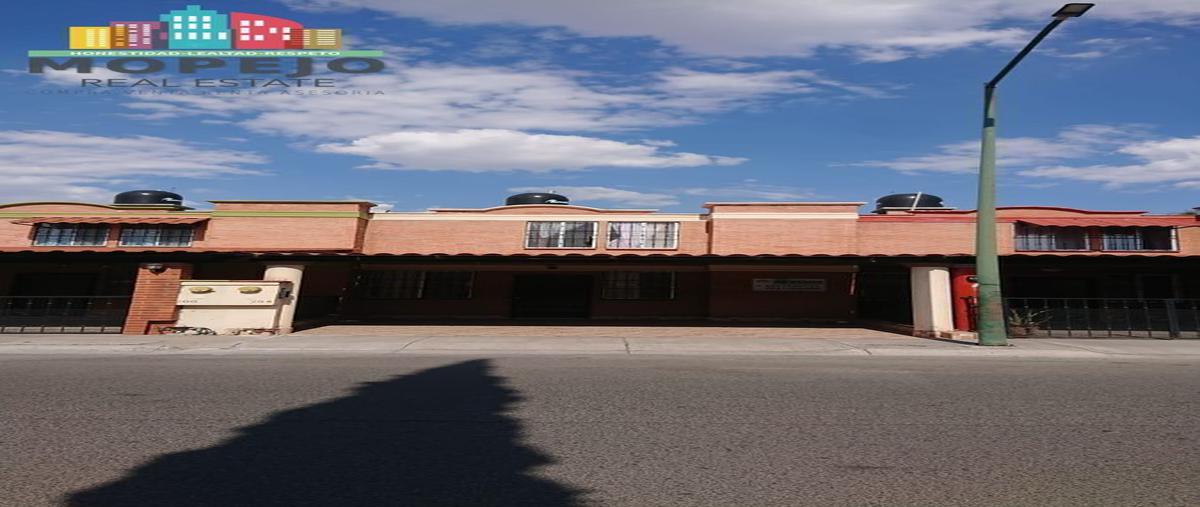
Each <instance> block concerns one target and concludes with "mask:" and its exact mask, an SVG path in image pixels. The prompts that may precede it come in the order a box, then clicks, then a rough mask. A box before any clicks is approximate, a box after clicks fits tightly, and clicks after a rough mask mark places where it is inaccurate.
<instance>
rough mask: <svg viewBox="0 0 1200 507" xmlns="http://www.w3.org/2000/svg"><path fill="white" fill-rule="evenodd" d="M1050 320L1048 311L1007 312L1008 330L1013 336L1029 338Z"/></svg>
mask: <svg viewBox="0 0 1200 507" xmlns="http://www.w3.org/2000/svg"><path fill="white" fill-rule="evenodd" d="M1048 320H1050V310H1011V309H1010V310H1009V311H1008V328H1009V330H1010V331H1011V332H1012V334H1013V336H1029V335H1031V334H1033V332H1034V331H1036V330H1037V329H1039V328H1041V327H1042V324H1045V323H1046V321H1048Z"/></svg>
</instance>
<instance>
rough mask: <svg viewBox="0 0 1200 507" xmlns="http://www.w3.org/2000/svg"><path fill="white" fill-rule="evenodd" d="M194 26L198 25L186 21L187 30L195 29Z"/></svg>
mask: <svg viewBox="0 0 1200 507" xmlns="http://www.w3.org/2000/svg"><path fill="white" fill-rule="evenodd" d="M196 28H198V27H197V25H196V24H195V23H188V30H195V29H196Z"/></svg>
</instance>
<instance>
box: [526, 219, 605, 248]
mask: <svg viewBox="0 0 1200 507" xmlns="http://www.w3.org/2000/svg"><path fill="white" fill-rule="evenodd" d="M525 248H596V222H528V223H527V224H526V227H525Z"/></svg>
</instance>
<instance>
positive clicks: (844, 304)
mask: <svg viewBox="0 0 1200 507" xmlns="http://www.w3.org/2000/svg"><path fill="white" fill-rule="evenodd" d="M852 275H853V274H852V273H805V272H803V271H796V272H791V271H762V272H751V271H718V272H714V273H712V274H711V277H712V287H711V295H712V296H711V298H710V300H709V315H710V316H711V317H713V318H750V319H756V318H757V319H817V320H847V319H852V318H854V311H855V306H856V299H855V297H854V295H853V294H851V292H850V284H851V280H852ZM755 278H824V279H826V280H827V282H826V284H827V290H826V291H825V292H755V291H754V290H753V281H754V279H755Z"/></svg>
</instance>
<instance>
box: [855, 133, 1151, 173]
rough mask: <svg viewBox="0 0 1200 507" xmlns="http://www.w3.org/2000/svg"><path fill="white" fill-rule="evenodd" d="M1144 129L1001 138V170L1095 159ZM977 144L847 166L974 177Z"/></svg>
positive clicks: (998, 150)
mask: <svg viewBox="0 0 1200 507" xmlns="http://www.w3.org/2000/svg"><path fill="white" fill-rule="evenodd" d="M1145 135H1146V132H1145V126H1143V125H1074V126H1071V127H1068V128H1066V129H1064V130H1063V131H1062V132H1059V133H1058V134H1057V135H1056V136H1055V137H1051V138H1038V137H1001V138H1000V139H999V140H997V142H996V145H997V146H996V153H997V156H998V157H999V160H998V161H997V166H999V167H1001V168H1013V167H1015V168H1028V167H1031V166H1036V165H1040V164H1050V163H1055V162H1061V161H1064V160H1074V159H1080V158H1084V157H1089V156H1094V155H1097V154H1101V153H1103V152H1104V151H1105V150H1111V149H1113V148H1115V147H1117V146H1119V145H1121V144H1123V143H1129V142H1132V141H1134V140H1138V139H1142V138H1144V136H1145ZM979 146H980V142H979V141H978V140H970V141H962V142H957V143H951V144H944V145H941V146H939V147H938V149H937V151H936V152H934V153H931V154H927V155H918V156H912V157H900V158H896V159H892V160H869V161H865V162H858V163H854V164H849V165H852V166H859V167H881V168H885V169H892V170H895V171H900V172H902V173H909V174H913V173H922V172H941V173H973V172H977V171H978V170H979Z"/></svg>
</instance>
